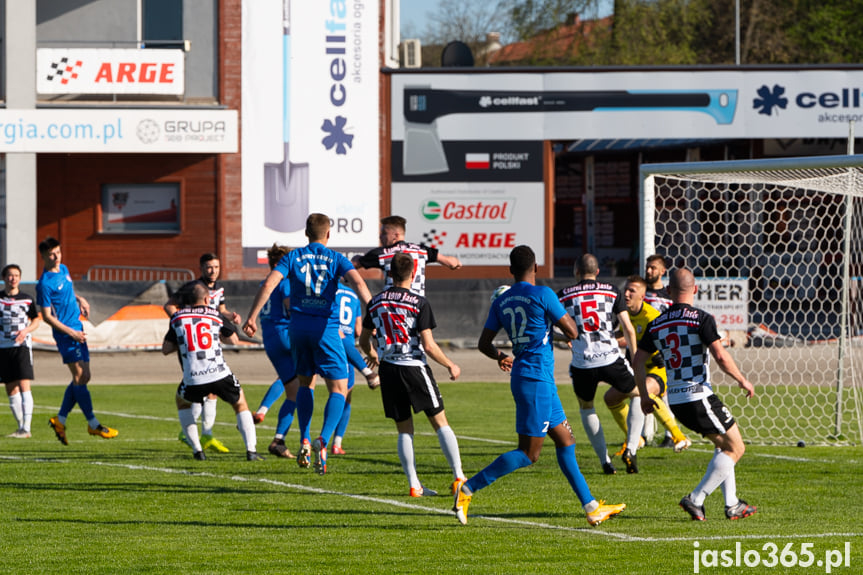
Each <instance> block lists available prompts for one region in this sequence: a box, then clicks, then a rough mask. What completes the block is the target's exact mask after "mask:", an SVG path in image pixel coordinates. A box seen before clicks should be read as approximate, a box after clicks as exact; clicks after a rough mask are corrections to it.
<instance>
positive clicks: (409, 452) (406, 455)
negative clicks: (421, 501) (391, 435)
mask: <svg viewBox="0 0 863 575" xmlns="http://www.w3.org/2000/svg"><path fill="white" fill-rule="evenodd" d="M398 446H399V461H401V462H402V469H403V470H404V472H405V475H407V478H408V483H410V486H411V487H414V488H416V489H419V488H420V487H422V484H421V483H420V479H419V477H417V468H416V461H415V460H414V436H413V435H411V434H409V433H399V439H398Z"/></svg>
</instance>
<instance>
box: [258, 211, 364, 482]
mask: <svg viewBox="0 0 863 575" xmlns="http://www.w3.org/2000/svg"><path fill="white" fill-rule="evenodd" d="M306 237H307V238H308V239H309V244H308V245H307V246H305V247H303V248H298V249H295V250H293V251H292V252H291V253H289V254H288V255H286V256H285V257H283V258H282V259H281V260H280V261H279V263H278V264H276V267H275V268H273V269H272V270H271V271H270V273H269V274H268V275H267V278H266V279H265V280H264V284H263V285H262V286H261V287H260V289H259V290H258V293H257V294H256V295H255V301H254V302H253V303H252V309H251V310H250V311H249V316H248V319H246V323H245V324H244V325H243V330H244V331H245V333H246V335H248V336H250V337H251V336H253V335H255V332H256V331H257V325H256V320H257V317H258V314H259V313H260V311H261V308H262V307H263V306H264V304H265V303H266V301H267V299H268V298H269V297H270V294H271V293H272V292H273V290H274V289H275V287H276V286H277V285H278V284H279V283H280V282H281V281H282V279H283V278H288V280H289V281H290V286H291V310H290V311H291V331H290V340H291V353H292V355H293V357H294V363H295V364H296V368H297V377H299V379H300V389H299V391H298V392H297V419H298V420H299V426H300V433H301V434H302V433H303V432H304V430H305V429H308V425H309V422H310V421H311V419H312V412H313V411H314V391H313V390H314V384H315V374H318V373H319V374H321V375H322V376H323V378H324V381H325V382H326V384H327V389H328V390H329V392H330V397H329V400H328V401H327V405H326V407H325V409H324V424H323V427H322V429H321V434H320V436H318V438H317V439H315V441H314V443H313V444H311V445H310V443H309V437H301V443H300V451H299V453H298V455H297V462H298V463H299V465H300V466H301V467H308V466H309V459H310V457H311V452H312V450H314V453H315V464H314V467H315V470H316V471H317V472H318V473H319V474H320V475H323V474H325V473H326V472H327V449H326V447H327V438H329V437H330V436H331V435H332V434H333V431H335V428H336V425H338V423H339V420H341V417H342V412H343V411H344V405H345V397H346V395H347V392H348V361H347V358H346V357H345V348H344V346H343V345H342V342H341V337H340V335H339V317H338V309H337V308H336V307H335V305H334V302H335V298H336V290H337V289H338V284H339V279H338V278H340V277H342V276H344V278H345V280H347V282H348V283H349V284H350V285H351V287H353V288H354V290H355V291H356V292H357V294H358V295H359V297H360V301H362V302H363V304H364V305H365V304H367V303H368V301H369V300H370V299H371V294H370V293H369V289H368V287H366V282H365V281H363V278H362V276H360V273H359V272H358V271H357V270H356V269H354V267H353V265H352V264H351V262H350V261H349V260H348V259H347V258H346V257H345V256H343V255H342V254H340V253H338V252H336V251H334V250H331V249H329V248H328V247H327V242H328V241H329V239H330V218H329V217H327V216H326V215H324V214H317V213H316V214H311V215H309V217H308V218H307V219H306Z"/></svg>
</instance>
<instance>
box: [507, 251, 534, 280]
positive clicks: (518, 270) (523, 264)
mask: <svg viewBox="0 0 863 575" xmlns="http://www.w3.org/2000/svg"><path fill="white" fill-rule="evenodd" d="M534 265H536V254H535V253H533V250H532V249H531V248H530V246H525V245H521V246H515V247H514V248H512V251H511V252H509V273H511V274H512V275H513V276H514V277H522V276H524V274H526V273H527V272H529V271H530V269H531V268H532V267H533V266H534Z"/></svg>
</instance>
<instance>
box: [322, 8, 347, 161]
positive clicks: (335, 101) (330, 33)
mask: <svg viewBox="0 0 863 575" xmlns="http://www.w3.org/2000/svg"><path fill="white" fill-rule="evenodd" d="M346 19H347V4H346V3H345V2H343V1H339V0H331V1H330V18H329V19H327V20H326V21H325V22H324V28H325V31H324V34H325V40H326V42H325V52H326V54H327V56H332V60H330V62H329V70H330V80H332V83H331V84H330V89H329V94H328V97H329V102H330V104H331V105H332V107H333V111H334V112H337V111H339V109H340V108H341V107H342V106H344V105H345V102H346V101H347V99H348V92H347V89H346V88H345V78H346V77H347V75H348V67H347V65H346V63H345V53H346V46H347V42H346V38H347V20H346ZM347 123H348V119H347V118H346V117H345V116H342V115H340V114H336V115H335V116H334V117H333V119H330V118H325V119H324V121H323V123H322V124H321V131H323V132H324V133H325V134H326V135H325V136H324V138H323V139H322V140H321V143H322V144H323V145H324V148H326V149H327V150H332V149H333V148H335V150H336V154H338V155H341V156H343V155H345V154H347V153H348V148H352V147H353V142H354V136H353V135H352V134H348V133H347V132H346V131H345V127H346V126H347Z"/></svg>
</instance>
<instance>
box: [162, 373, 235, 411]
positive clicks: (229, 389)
mask: <svg viewBox="0 0 863 575" xmlns="http://www.w3.org/2000/svg"><path fill="white" fill-rule="evenodd" d="M240 391H242V388H241V387H240V382H239V381H237V378H236V377H234V374H229V375H226V376H225V377H223V378H222V379H219V380H217V381H213V382H210V383H204V384H201V385H186V384H185V383H180V385H179V387H177V395H179V396H180V397H182V398H183V399H185V400H186V401H188V402H189V403H203V402H204V398H205V397H207V396H208V395H210V394H211V393H212V394H215V395H217V396H218V397H221V398H222V399H224V400H225V401H227V402H228V403H230V404H231V405H234V404H235V403H237V402H238V401H240Z"/></svg>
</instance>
